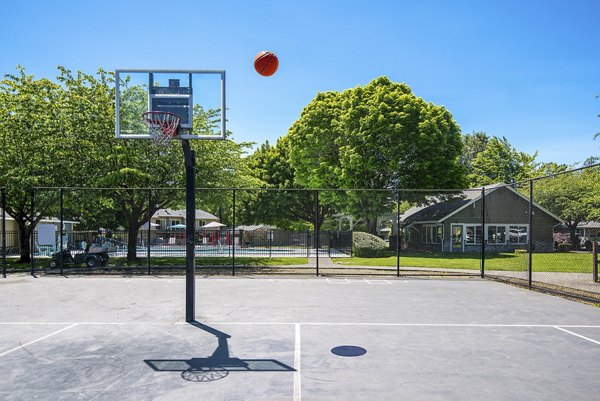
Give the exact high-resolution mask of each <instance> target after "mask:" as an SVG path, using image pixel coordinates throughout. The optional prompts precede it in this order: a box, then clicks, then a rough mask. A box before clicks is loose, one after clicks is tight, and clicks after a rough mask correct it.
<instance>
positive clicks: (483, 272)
mask: <svg viewBox="0 0 600 401" xmlns="http://www.w3.org/2000/svg"><path fill="white" fill-rule="evenodd" d="M474 234H475V238H477V232H475V233H474ZM484 276H485V187H481V278H484Z"/></svg>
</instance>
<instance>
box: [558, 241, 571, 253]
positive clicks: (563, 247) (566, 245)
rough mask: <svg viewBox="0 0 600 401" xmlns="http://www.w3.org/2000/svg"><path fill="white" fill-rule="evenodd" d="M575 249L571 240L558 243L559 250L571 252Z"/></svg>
mask: <svg viewBox="0 0 600 401" xmlns="http://www.w3.org/2000/svg"><path fill="white" fill-rule="evenodd" d="M572 249H573V244H571V243H570V242H563V243H560V244H558V247H557V250H558V252H569V251H570V250H572Z"/></svg>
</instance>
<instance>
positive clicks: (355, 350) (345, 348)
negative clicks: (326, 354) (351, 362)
mask: <svg viewBox="0 0 600 401" xmlns="http://www.w3.org/2000/svg"><path fill="white" fill-rule="evenodd" d="M331 353H332V354H335V355H337V356H361V355H364V354H366V353H367V350H366V349H364V348H363V347H357V346H355V345H340V346H339V347H335V348H332V349H331Z"/></svg>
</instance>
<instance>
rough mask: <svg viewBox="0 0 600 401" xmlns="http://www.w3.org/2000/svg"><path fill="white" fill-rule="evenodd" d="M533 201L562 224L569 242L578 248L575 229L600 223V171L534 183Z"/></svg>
mask: <svg viewBox="0 0 600 401" xmlns="http://www.w3.org/2000/svg"><path fill="white" fill-rule="evenodd" d="M534 200H535V202H536V203H539V204H540V205H541V206H543V207H545V208H547V209H548V210H550V211H551V212H553V213H554V214H556V215H558V216H560V217H561V218H562V219H563V220H564V223H565V225H566V227H567V228H568V229H569V232H570V234H571V241H572V242H573V244H574V245H575V246H578V244H577V243H576V241H577V239H576V235H575V232H576V230H577V226H578V225H579V224H580V223H582V222H584V221H591V220H598V219H600V212H599V210H600V169H598V168H590V169H584V170H580V171H575V172H567V173H564V174H560V175H557V176H555V177H551V178H546V179H542V180H538V181H536V182H535V184H534Z"/></svg>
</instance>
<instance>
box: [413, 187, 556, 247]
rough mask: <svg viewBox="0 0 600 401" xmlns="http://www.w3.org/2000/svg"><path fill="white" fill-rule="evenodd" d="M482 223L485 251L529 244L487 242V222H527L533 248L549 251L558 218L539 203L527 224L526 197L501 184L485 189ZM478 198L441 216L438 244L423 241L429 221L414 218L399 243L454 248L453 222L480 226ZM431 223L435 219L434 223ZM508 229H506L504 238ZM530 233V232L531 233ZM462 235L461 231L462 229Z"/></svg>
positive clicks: (524, 223) (525, 223)
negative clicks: (407, 234) (408, 236)
mask: <svg viewBox="0 0 600 401" xmlns="http://www.w3.org/2000/svg"><path fill="white" fill-rule="evenodd" d="M485 201H486V202H485V225H486V229H485V232H484V233H483V235H484V238H485V240H486V246H485V250H486V252H490V253H494V252H513V251H514V250H516V249H528V248H529V244H528V243H523V244H513V243H505V244H490V243H488V242H487V240H488V238H487V227H489V226H490V225H505V226H511V225H519V226H527V232H528V237H527V238H528V240H530V239H532V240H533V245H534V249H535V250H536V252H552V251H553V249H554V240H553V227H554V225H556V224H558V223H559V221H558V220H556V219H555V218H554V217H553V216H551V215H550V214H548V213H547V212H545V211H543V210H541V209H540V208H539V207H536V206H534V208H533V221H532V223H533V224H532V225H533V229H531V228H530V227H529V201H528V200H527V199H524V198H522V197H521V196H519V195H517V194H515V193H514V192H513V191H512V190H510V189H507V188H505V187H500V188H496V189H494V190H490V191H489V192H487V193H486V197H485ZM481 212H482V209H481V199H478V200H476V201H474V202H473V203H472V204H469V205H467V206H466V207H464V208H463V209H460V210H459V211H458V212H456V213H455V214H452V215H450V216H449V217H447V218H446V219H444V220H443V222H442V223H439V224H443V240H442V244H426V243H423V240H422V238H423V237H422V235H423V234H422V233H423V230H424V227H425V226H427V225H431V224H429V223H427V224H426V223H419V222H415V223H413V224H412V225H411V226H410V230H411V234H412V236H411V241H410V242H405V243H404V244H403V248H404V249H410V250H415V251H440V250H443V251H444V252H450V251H454V252H456V251H457V250H456V249H454V250H453V249H452V226H453V225H461V226H463V227H464V225H470V224H473V225H478V226H481V223H482V221H481V218H482V216H481V214H482V213H481ZM434 224H435V223H434ZM509 234H510V233H509V232H508V231H507V232H506V235H507V238H508V236H509ZM531 234H533V235H531ZM463 235H464V233H463ZM480 251H481V243H478V244H463V246H462V247H461V249H460V252H480Z"/></svg>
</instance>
